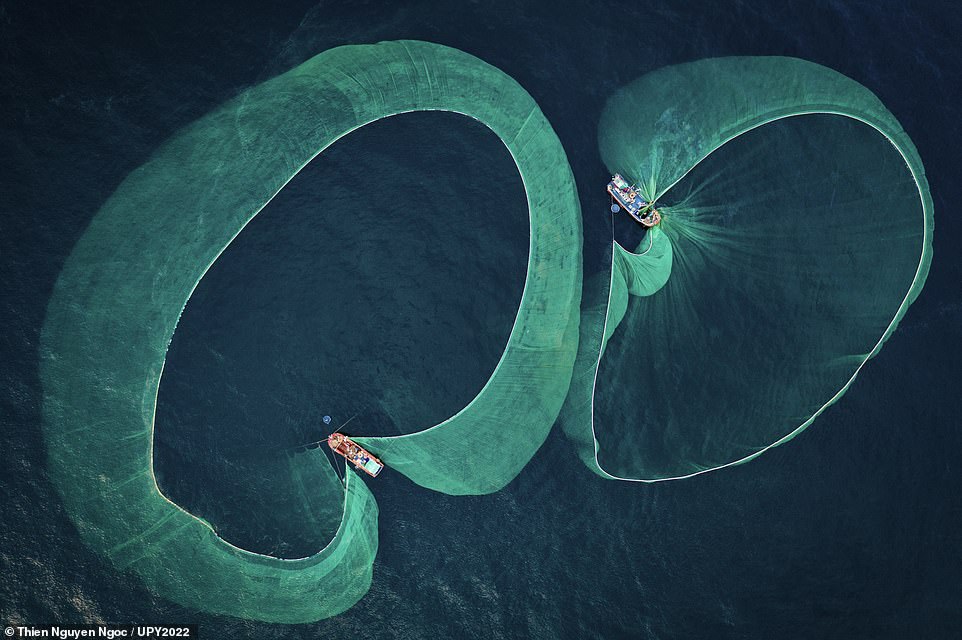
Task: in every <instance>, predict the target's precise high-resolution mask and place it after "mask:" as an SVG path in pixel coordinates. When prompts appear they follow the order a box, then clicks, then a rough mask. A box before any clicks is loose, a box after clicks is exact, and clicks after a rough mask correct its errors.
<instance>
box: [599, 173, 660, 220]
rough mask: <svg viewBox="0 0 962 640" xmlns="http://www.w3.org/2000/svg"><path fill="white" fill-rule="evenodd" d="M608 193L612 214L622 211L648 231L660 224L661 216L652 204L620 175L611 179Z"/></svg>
mask: <svg viewBox="0 0 962 640" xmlns="http://www.w3.org/2000/svg"><path fill="white" fill-rule="evenodd" d="M608 193H609V194H611V200H612V202H611V212H612V213H618V211H620V210H621V209H624V210H625V211H627V212H628V215H630V216H631V217H632V218H634V219H635V221H637V222H638V223H640V224H641V225H642V226H643V227H647V228H649V229H650V228H651V227H654V226H655V225H657V224H658V223H659V222H661V214H660V213H658V210H657V209H655V207H654V203H652V202H648V201H647V200H645V199H644V198H642V197H641V194H640V193H638V190H637V189H635V186H634V185H632V184H628V181H627V180H625V179H624V177H622V175H621V174H620V173H616V174H615V175H613V176H612V177H611V182H609V183H608Z"/></svg>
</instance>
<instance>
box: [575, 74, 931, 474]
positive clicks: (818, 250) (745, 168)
mask: <svg viewBox="0 0 962 640" xmlns="http://www.w3.org/2000/svg"><path fill="white" fill-rule="evenodd" d="M599 144H600V148H601V153H602V156H603V158H604V160H605V162H606V163H607V165H608V167H609V169H610V170H611V171H612V172H621V173H623V174H625V175H627V176H630V178H631V179H632V180H634V181H636V183H637V185H638V188H639V189H640V190H641V191H642V193H643V194H644V196H645V198H646V199H648V200H653V201H655V202H656V204H657V206H658V208H659V210H660V212H661V213H662V217H663V222H662V223H661V225H660V227H659V228H656V229H655V230H654V231H653V232H651V233H649V235H648V237H646V239H645V240H644V241H643V242H642V246H641V247H638V248H634V247H632V248H631V249H632V250H631V251H629V250H627V249H625V248H624V247H621V246H620V245H618V244H617V243H614V245H613V248H612V250H613V259H612V265H613V266H612V269H611V279H610V281H609V282H605V281H604V280H602V279H597V280H596V281H593V282H591V283H590V285H589V287H588V290H587V291H586V293H585V300H586V303H585V308H584V313H583V321H582V336H581V346H580V353H579V362H578V364H577V366H576V372H575V382H574V383H573V385H572V391H571V396H570V397H569V401H568V406H567V409H566V411H565V429H566V432H567V433H568V435H569V436H570V437H571V438H572V440H573V441H574V442H575V443H576V445H577V446H578V450H579V455H580V456H581V458H582V459H583V460H584V461H585V462H586V463H587V464H588V465H589V467H591V468H592V469H594V470H595V471H596V472H598V473H599V474H601V475H604V476H608V477H618V478H622V479H635V480H664V479H670V478H679V477H685V476H689V475H692V474H696V473H700V472H704V471H708V470H711V469H717V468H719V467H723V466H727V465H730V464H736V463H739V462H744V461H746V460H749V459H751V458H753V457H755V456H757V455H758V454H760V453H761V452H763V451H764V450H766V449H767V448H769V447H771V446H773V445H776V444H780V443H782V442H785V441H786V440H788V439H789V438H791V437H792V436H794V435H796V434H797V433H799V432H800V431H801V430H802V429H804V428H805V427H806V426H808V425H809V424H811V422H812V421H813V420H814V419H815V417H817V416H818V415H819V414H820V413H821V412H822V411H823V410H824V409H825V408H826V407H827V406H829V405H830V404H832V403H833V402H835V401H836V400H838V398H839V397H841V395H842V394H843V393H844V392H845V390H846V389H847V388H848V386H849V385H850V384H851V383H852V381H853V380H854V378H855V376H856V374H857V373H858V372H859V370H860V369H861V367H862V366H863V365H864V364H865V362H866V361H867V360H868V359H869V358H871V357H872V356H874V355H875V354H876V353H878V351H879V349H881V347H882V344H883V343H884V342H885V340H886V339H888V337H889V336H890V335H891V334H892V332H893V331H894V330H895V328H896V326H897V325H898V322H899V320H900V319H901V318H902V316H903V314H904V313H905V310H906V309H907V307H908V306H909V305H910V304H911V303H912V301H913V300H914V299H915V298H916V296H917V295H918V293H919V291H920V289H921V287H922V284H923V283H924V281H925V276H926V274H927V272H928V265H929V262H930V260H931V239H932V229H933V218H932V201H931V197H930V195H929V191H928V184H927V182H926V180H925V176H924V172H923V168H922V164H921V161H920V159H919V157H918V154H917V152H916V150H915V147H914V146H913V145H912V143H911V141H910V140H909V139H908V137H907V136H906V134H905V132H904V131H903V130H902V128H901V127H900V126H899V124H898V122H896V120H895V118H894V117H893V116H892V115H891V114H890V113H889V112H888V111H887V110H886V109H885V107H884V106H882V104H881V103H880V102H879V101H878V99H877V98H875V96H874V95H872V93H871V92H869V91H868V90H867V89H865V88H864V87H862V86H861V85H859V84H857V83H856V82H854V81H852V80H850V79H848V78H845V77H844V76H842V75H840V74H838V73H836V72H834V71H831V70H829V69H826V68H824V67H821V66H819V65H816V64H812V63H809V62H805V61H802V60H797V59H791V58H718V59H710V60H702V61H698V62H694V63H690V64H683V65H678V66H674V67H668V68H665V69H661V70H658V71H655V72H653V73H650V74H648V75H645V76H643V77H642V78H640V79H639V80H637V81H635V82H634V83H632V84H630V85H628V86H626V87H624V88H623V89H622V90H620V91H619V92H618V93H617V94H616V95H614V96H613V97H612V99H611V100H610V101H609V103H608V105H607V107H606V109H605V112H604V114H603V118H602V122H601V126H600V131H599ZM660 243H664V244H666V245H670V246H665V247H663V248H662V250H660V251H657V252H653V250H652V247H653V246H654V247H658V246H659V244H660ZM669 257H670V260H669V259H668V258H669ZM667 272H670V275H668V273H667ZM639 283H640V286H639ZM662 285H663V286H662ZM605 294H608V295H607V298H608V299H609V300H610V304H605V303H604V299H605V298H606V296H605ZM601 327H603V329H602V328H601Z"/></svg>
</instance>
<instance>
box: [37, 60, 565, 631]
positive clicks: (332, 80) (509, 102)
mask: <svg viewBox="0 0 962 640" xmlns="http://www.w3.org/2000/svg"><path fill="white" fill-rule="evenodd" d="M422 110H440V111H452V112H457V113H461V114H464V115H467V116H470V117H473V118H475V119H477V120H479V121H480V122H482V123H483V124H485V125H487V126H488V127H489V128H490V129H491V130H492V131H493V132H494V133H495V134H496V135H498V136H499V138H500V139H501V140H502V141H503V142H504V144H505V145H506V147H507V148H508V150H509V151H510V152H511V155H512V156H513V158H514V160H515V162H516V163H517V166H518V169H519V171H520V173H521V176H522V179H523V181H524V184H525V189H526V192H527V197H528V204H529V210H530V229H531V243H530V254H529V262H528V269H527V276H526V277H527V279H526V283H525V289H524V293H523V296H522V301H521V304H520V309H519V312H518V316H517V319H516V322H515V324H514V327H513V330H512V332H511V335H510V338H509V341H508V344H507V347H506V349H505V352H504V355H503V356H502V358H501V361H500V363H499V364H498V366H497V369H496V370H495V371H494V373H493V374H492V376H491V378H490V380H489V381H488V383H487V385H486V386H485V387H484V388H483V390H482V391H481V392H480V394H479V395H478V397H477V398H476V399H475V400H474V401H473V402H472V403H471V404H470V405H469V406H467V407H466V408H465V409H464V410H463V411H461V412H460V413H458V414H457V415H456V416H454V417H453V418H451V419H450V420H448V421H446V422H445V423H444V424H443V425H441V426H439V427H438V428H434V429H429V430H427V431H425V432H421V433H417V434H413V435H410V436H404V437H400V438H394V439H381V438H371V439H365V440H363V442H364V444H366V445H368V446H370V447H371V448H372V449H374V450H376V452H377V453H378V454H379V455H380V456H381V457H382V458H383V460H384V461H385V462H386V463H388V464H389V465H391V466H393V467H395V468H396V469H398V470H399V471H401V472H402V473H405V474H407V475H408V476H409V477H410V478H411V479H412V480H414V481H415V482H417V483H419V484H422V485H424V486H428V487H431V488H433V489H436V490H439V491H445V492H448V493H483V492H488V491H493V490H495V489H497V488H499V487H500V486H503V485H504V484H505V483H506V482H508V481H509V480H510V479H511V478H513V477H514V476H515V475H516V474H517V473H518V472H519V471H520V469H521V467H522V466H523V465H524V464H525V463H526V462H527V461H528V459H530V457H531V456H532V455H533V454H534V452H535V451H536V450H537V449H538V447H539V446H540V445H541V443H542V442H543V440H544V438H545V437H546V435H547V433H548V431H549V429H550V428H551V425H552V423H553V422H554V420H555V418H556V416H557V414H558V411H559V410H560V407H561V405H562V402H563V400H564V396H565V393H566V391H567V387H568V381H569V379H570V374H571V369H572V366H573V363H574V358H575V354H576V350H577V325H578V320H579V314H578V300H579V299H580V289H581V254H580V251H581V225H580V211H579V207H578V201H577V197H576V193H575V187H574V181H573V179H572V176H571V172H570V169H569V168H568V163H567V159H566V158H565V155H564V151H563V149H562V147H561V145H560V143H559V141H558V139H557V137H556V136H555V134H554V132H553V131H552V129H551V127H550V125H549V124H548V122H547V121H546V120H545V118H544V116H543V115H542V113H541V111H540V110H539V109H538V107H537V105H536V104H535V102H534V101H533V100H532V98H531V97H530V96H529V95H528V94H527V93H526V92H525V91H524V90H523V89H522V88H521V87H520V86H519V85H518V84H517V83H516V82H514V81H513V80H512V79H510V78H509V77H508V76H506V75H505V74H503V73H501V72H500V71H498V70H497V69H495V68H493V67H491V66H489V65H487V64H485V63H483V62H481V61H480V60H478V59H476V58H474V57H472V56H470V55H468V54H465V53H462V52H459V51H457V50H454V49H449V48H446V47H442V46H439V45H433V44H429V43H423V42H390V43H381V44H377V45H361V46H346V47H339V48H336V49H332V50H330V51H327V52H324V53H322V54H320V55H318V56H316V57H314V58H312V59H310V60H308V61H306V62H304V63H303V64H301V65H299V66H298V67H296V68H294V69H293V70H291V71H289V72H287V73H285V74H283V75H281V76H278V77H276V78H274V79H272V80H269V81H267V82H265V83H263V84H261V85H258V86H256V87H253V88H251V89H249V90H247V91H245V92H243V93H242V94H241V95H239V96H238V97H237V98H236V99H234V100H232V101H230V102H229V103H227V104H226V105H225V106H223V107H221V108H219V109H217V110H216V111H214V112H213V113H211V114H210V115H208V116H205V117H204V118H202V119H201V120H199V121H197V122H196V123H194V124H192V125H190V126H189V127H187V128H186V129H184V130H183V131H181V132H179V133H178V134H177V135H175V136H174V137H173V138H172V139H171V140H170V141H169V142H167V143H165V144H164V145H163V146H162V147H161V148H160V149H159V150H158V151H157V152H156V153H155V155H154V156H153V157H152V158H151V159H150V160H149V161H148V162H147V163H146V164H144V165H143V166H142V167H140V168H139V169H137V170H136V171H134V172H133V173H132V174H131V175H130V176H128V177H127V178H126V179H125V180H124V182H123V183H122V184H121V185H120V187H119V188H118V189H117V191H116V192H115V193H114V195H113V196H112V197H111V198H110V199H109V200H108V201H107V202H106V203H105V204H104V206H103V208H102V209H101V210H100V211H99V212H98V213H97V214H96V216H95V217H94V219H93V220H92V222H91V224H90V226H89V228H88V229H87V231H86V232H85V234H84V235H83V237H82V238H81V239H80V241H79V242H78V244H77V246H76V247H75V249H74V251H73V253H72V254H71V255H70V257H69V259H68V261H67V263H66V264H65V266H64V269H63V272H62V274H61V277H60V279H59V281H58V283H57V285H56V287H55V291H54V294H53V296H52V298H51V301H50V304H49V308H48V315H47V318H46V321H45V326H44V329H43V334H42V343H43V344H42V354H43V357H42V365H41V376H42V380H43V385H44V391H45V398H44V429H45V436H46V441H47V446H48V452H49V475H50V478H51V480H52V481H53V483H54V484H55V485H56V487H57V489H58V490H59V492H60V494H61V495H62V497H63V501H64V504H65V506H66V509H67V512H68V513H69V515H70V516H71V518H72V520H73V521H74V522H75V523H76V525H77V528H78V530H79V532H80V534H81V536H82V538H83V539H84V541H85V542H86V543H87V544H88V545H89V546H90V547H91V548H93V549H94V550H95V551H97V552H99V553H102V554H105V555H106V556H107V557H108V558H109V559H110V560H111V562H112V563H113V564H114V565H115V566H117V567H119V568H121V569H125V570H129V571H132V572H134V573H136V574H138V575H139V576H140V577H141V578H142V579H143V580H144V582H145V584H146V585H147V586H148V587H149V588H151V589H152V590H154V591H155V592H156V593H158V594H159V595H162V596H164V597H166V598H169V599H171V600H174V601H176V602H179V603H182V604H185V605H188V606H191V607H194V608H198V609H202V610H205V611H209V612H213V613H220V614H227V615H233V616H238V617H243V618H253V619H261V620H268V621H277V622H306V621H312V620H317V619H320V618H324V617H328V616H331V615H335V614H337V613H339V612H341V611H343V610H345V609H347V608H348V607H350V606H351V605H353V604H354V603H355V602H356V601H357V600H358V599H359V598H360V597H361V596H363V594H364V593H366V591H367V590H368V588H369V586H370V582H371V575H372V564H373V559H374V556H375V553H376V550H377V507H376V504H375V502H374V499H373V497H372V495H371V493H370V492H369V490H368V489H367V488H366V486H365V485H364V483H363V482H361V481H359V480H358V478H357V477H356V476H355V475H354V474H353V473H348V474H347V477H346V480H345V481H344V482H342V481H340V480H339V479H338V478H337V476H336V474H335V471H334V470H333V468H332V467H331V466H330V464H329V463H328V462H327V460H326V459H325V458H324V456H323V454H322V453H321V452H320V451H317V450H307V451H302V452H300V453H297V454H293V455H291V457H290V459H289V464H290V469H291V474H292V476H294V477H295V479H296V480H297V481H298V482H297V483H298V484H299V485H300V486H301V487H303V488H302V491H303V493H304V496H303V497H304V499H305V500H307V501H311V502H314V503H317V502H319V501H323V502H325V503H326V504H329V505H341V504H343V512H342V515H341V521H340V525H339V527H338V530H337V534H336V535H335V537H334V538H333V540H332V541H331V542H330V544H328V545H327V546H326V547H325V548H324V549H322V550H321V551H319V552H318V553H317V554H315V555H312V556H310V557H308V558H304V559H299V560H282V559H279V558H275V557H270V556H266V555H257V554H252V553H249V552H246V551H243V550H241V549H238V548H236V547H234V546H233V545H231V544H229V543H228V542H226V541H225V540H223V539H222V538H220V537H218V536H217V535H216V533H215V532H214V531H213V529H212V527H211V526H210V525H209V524H208V523H206V522H204V521H203V520H201V519H199V518H197V517H195V516H193V515H191V514H189V513H187V512H186V511H184V510H182V509H180V508H179V507H178V506H176V505H175V504H173V503H172V502H170V501H168V500H167V499H166V498H165V497H164V496H163V495H162V494H161V492H160V490H159V488H158V486H157V483H156V480H155V477H154V474H153V469H152V442H153V425H154V414H155V406H156V397H157V389H158V385H159V381H160V377H161V373H162V370H163V366H164V359H165V354H166V350H167V347H168V345H169V343H170V340H171V336H172V335H173V332H174V328H175V326H176V324H177V321H178V318H179V316H180V314H181V312H182V310H183V308H184V306H185V304H186V302H187V300H188V298H189V297H190V294H191V292H192V291H193V289H194V287H195V286H196V284H197V282H198V281H199V280H200V279H201V278H202V277H203V275H204V273H205V272H206V270H207V269H208V267H209V266H210V265H211V264H212V263H213V262H214V260H216V259H217V257H218V256H219V255H220V253H221V252H222V251H223V250H224V248H225V247H226V246H227V245H228V244H229V243H230V241H231V240H232V239H233V238H234V237H235V235H236V234H237V233H239V232H240V231H241V229H243V227H244V226H245V224H246V223H247V222H248V221H249V220H250V219H251V218H252V217H253V216H254V215H255V214H256V213H257V212H258V211H260V210H261V208H263V207H264V205H265V204H266V203H267V202H268V201H269V200H270V199H271V198H272V197H273V196H274V194H276V193H277V192H278V191H279V190H280V189H281V188H282V187H283V186H284V185H285V184H286V183H287V182H288V181H289V180H290V179H291V178H292V176H294V175H295V174H296V173H297V172H298V171H299V169H300V168H301V167H302V166H304V165H305V164H306V163H307V162H309V161H310V160H311V159H312V158H313V157H314V156H315V155H316V154H318V153H320V152H321V151H323V150H324V149H325V148H326V147H328V146H329V145H330V144H332V143H333V142H334V141H336V140H337V139H338V138H340V137H342V136H344V135H346V134H347V133H349V132H350V131H352V130H354V129H356V128H358V127H360V126H362V125H364V124H367V123H369V122H372V121H374V120H378V119H381V118H385V117H388V116H391V115H394V114H398V113H404V112H408V111H422ZM457 223H459V224H460V223H461V221H460V220H459V221H457ZM467 223H468V224H470V220H468V221H467ZM505 433H510V439H511V446H510V447H497V446H492V445H493V443H496V442H498V441H499V440H503V438H504V437H505V436H504V434H505ZM467 452H470V453H471V455H470V456H468V455H467ZM468 458H470V460H468Z"/></svg>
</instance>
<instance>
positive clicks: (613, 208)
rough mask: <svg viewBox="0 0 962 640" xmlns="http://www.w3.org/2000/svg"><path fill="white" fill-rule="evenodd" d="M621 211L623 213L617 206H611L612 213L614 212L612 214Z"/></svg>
mask: <svg viewBox="0 0 962 640" xmlns="http://www.w3.org/2000/svg"><path fill="white" fill-rule="evenodd" d="M619 211H621V207H619V206H618V205H616V204H613V205H611V212H612V213H618V212H619Z"/></svg>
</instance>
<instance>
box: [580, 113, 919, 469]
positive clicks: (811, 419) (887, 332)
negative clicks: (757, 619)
mask: <svg viewBox="0 0 962 640" xmlns="http://www.w3.org/2000/svg"><path fill="white" fill-rule="evenodd" d="M816 114H825V115H838V116H844V117H846V118H851V119H853V120H857V121H859V122H862V123H864V124H867V125H868V126H870V127H872V128H873V129H875V130H876V131H878V132H879V133H881V134H882V135H883V136H884V137H885V139H886V140H888V141H889V143H891V145H892V146H893V147H895V150H896V151H898V152H899V155H901V156H902V160H903V161H904V162H905V165H906V166H907V167H908V168H909V172H910V173H911V174H912V179H913V180H914V181H915V187H916V189H918V192H919V201H920V202H921V205H922V255H921V256H920V258H919V264H918V267H916V269H915V277H914V278H913V279H912V284H911V285H910V286H909V290H908V291H907V292H906V294H905V297H904V298H902V303H901V304H900V305H899V308H898V309H897V310H896V312H895V315H894V316H893V318H892V321H891V322H890V323H889V325H888V327H886V329H885V331H884V332H883V333H882V337H881V338H879V340H878V342H876V343H875V346H874V347H872V350H871V351H870V352H869V354H868V356H867V357H866V358H865V359H864V360H862V362H861V363H860V364H859V366H858V367H857V368H856V369H855V372H854V373H853V374H852V377H851V378H849V379H848V381H847V382H846V383H845V384H844V385H843V386H842V387H841V388H840V389H839V390H838V391H837V392H836V393H835V395H834V396H832V397H831V399H829V400H828V402H826V403H825V404H823V405H822V406H821V407H819V408H818V410H817V411H816V412H815V413H813V414H812V415H811V417H809V418H808V420H806V421H805V422H803V423H802V424H800V425H799V426H797V427H795V429H793V430H792V431H790V432H789V433H788V434H786V435H784V436H782V437H781V438H779V439H778V440H776V441H775V442H773V443H772V444H770V445H768V446H766V447H764V448H762V449H759V450H758V451H755V452H754V453H750V454H748V455H747V456H744V457H742V458H739V459H738V460H733V461H731V462H726V463H725V464H722V465H718V466H715V467H709V468H707V469H702V470H700V471H695V472H693V473H689V474H685V475H680V476H671V477H668V478H624V477H621V476H616V475H613V474H611V473H608V471H606V470H605V469H604V468H603V467H602V466H601V463H600V462H599V460H598V453H599V450H600V446H599V443H598V438H597V435H596V432H595V391H596V389H597V385H598V370H599V368H600V366H601V359H602V357H604V354H603V351H604V350H603V349H602V350H600V351H599V353H598V361H597V363H596V366H595V375H594V380H593V382H592V387H591V439H592V440H593V441H594V445H595V456H594V457H595V466H596V467H597V468H598V471H600V472H601V473H602V474H604V476H606V477H608V478H611V479H612V480H624V481H626V482H645V483H655V482H667V481H669V480H684V479H686V478H692V477H694V476H698V475H701V474H703V473H708V472H710V471H717V470H719V469H724V468H726V467H731V466H735V465H738V464H742V463H745V462H748V461H750V460H753V459H754V458H757V457H758V456H760V455H762V454H763V453H765V452H766V451H768V450H769V449H772V448H773V447H777V446H778V445H780V444H782V443H784V442H787V441H788V440H791V439H792V438H794V437H795V436H797V435H798V434H799V433H801V432H802V431H804V430H805V428H806V427H808V426H809V425H811V424H812V423H813V422H815V419H816V418H817V417H818V416H820V415H821V414H822V412H823V411H825V409H827V408H828V407H829V406H831V405H832V404H834V403H835V401H836V400H838V399H839V398H840V397H842V395H844V393H845V392H846V391H847V390H848V388H849V387H850V386H851V385H852V382H854V381H855V378H856V377H857V376H858V374H859V372H860V371H861V370H862V367H864V366H865V363H866V362H868V361H869V360H870V359H871V358H872V356H874V355H875V354H876V353H877V352H878V350H879V348H880V347H881V346H882V343H883V342H885V339H886V338H887V337H888V336H889V335H890V334H891V332H892V330H893V328H894V325H895V323H896V321H897V320H899V319H900V316H901V315H902V314H903V312H904V311H905V309H906V308H907V306H906V303H907V301H908V299H909V296H911V295H912V292H913V291H914V290H915V286H916V284H917V283H918V280H919V276H920V274H921V272H922V265H923V264H924V263H925V256H926V251H925V238H926V237H927V236H928V232H929V228H928V216H927V215H926V207H925V194H924V193H923V192H922V184H921V182H920V181H919V177H918V175H917V174H916V172H915V167H913V166H912V163H911V162H909V159H908V158H907V157H906V155H905V152H904V151H902V149H901V147H899V145H898V144H897V143H896V142H895V140H893V139H892V137H891V136H889V135H888V134H887V133H885V131H883V130H882V129H881V128H880V127H878V126H877V125H875V124H874V123H872V122H869V121H868V120H865V119H863V118H860V117H858V116H855V115H851V114H848V113H842V112H841V111H831V110H811V111H799V112H798V113H791V114H787V115H784V116H778V117H776V118H771V119H769V120H765V121H763V122H759V123H758V124H755V125H753V126H751V127H749V128H748V129H745V130H744V131H741V132H739V133H736V134H735V135H733V136H731V137H729V138H728V139H726V140H724V141H723V142H722V143H721V144H719V145H718V146H716V147H715V148H713V149H712V150H711V151H709V152H708V153H706V154H705V155H703V156H702V157H701V158H699V159H698V161H697V162H696V163H695V164H693V165H692V166H691V168H689V169H688V171H685V173H683V174H682V175H681V176H680V177H679V178H678V179H677V180H675V181H674V182H672V183H671V184H670V185H668V187H666V188H665V189H663V190H662V191H661V193H660V194H658V196H656V197H655V198H653V199H652V202H654V201H655V200H657V199H658V198H660V197H661V196H663V195H665V194H666V193H667V192H668V191H669V190H670V189H671V188H672V187H674V186H675V185H676V184H678V183H679V182H680V181H681V180H682V179H684V177H685V176H687V175H688V174H689V173H690V172H691V171H692V170H693V169H694V168H695V167H697V166H698V165H699V164H701V162H702V161H704V160H705V158H707V157H708V156H709V155H711V154H712V153H714V152H715V151H717V150H718V149H720V148H721V147H723V146H724V145H726V144H728V143H729V142H731V141H732V140H734V139H735V138H737V137H738V136H741V135H744V134H746V133H748V132H749V131H752V130H753V129H757V128H758V127H760V126H762V125H765V124H769V123H772V122H776V121H778V120H784V119H785V118H792V117H795V116H804V115H816ZM616 244H617V243H616ZM613 249H614V247H612V250H613ZM613 277H614V269H612V278H613ZM608 303H609V304H610V303H611V284H610V283H609V285H608ZM607 329H608V314H607V313H605V327H604V330H605V331H607ZM602 336H604V332H602Z"/></svg>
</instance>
